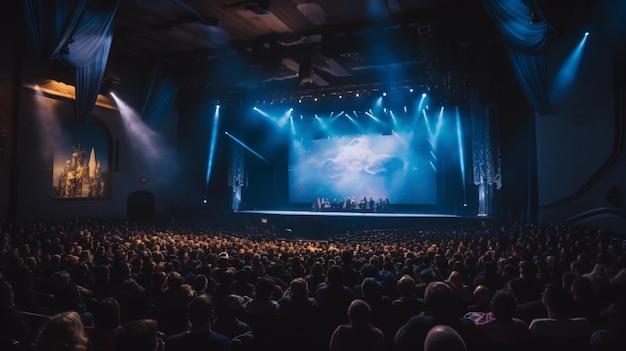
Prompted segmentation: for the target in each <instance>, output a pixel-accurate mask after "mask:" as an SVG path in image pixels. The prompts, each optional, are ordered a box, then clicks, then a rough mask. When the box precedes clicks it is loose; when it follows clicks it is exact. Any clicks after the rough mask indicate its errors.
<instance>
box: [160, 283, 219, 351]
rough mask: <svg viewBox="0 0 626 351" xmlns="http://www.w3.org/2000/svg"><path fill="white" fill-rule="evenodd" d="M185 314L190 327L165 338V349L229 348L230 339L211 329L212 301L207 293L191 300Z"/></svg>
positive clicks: (166, 350)
mask: <svg viewBox="0 0 626 351" xmlns="http://www.w3.org/2000/svg"><path fill="white" fill-rule="evenodd" d="M187 314H188V316H189V322H190V323H191V328H190V329H189V330H187V331H184V332H182V333H179V334H175V335H172V336H170V337H169V338H167V340H166V342H165V351H199V350H212V351H213V350H216V351H218V350H223V351H229V350H230V339H228V338H227V337H225V336H224V335H221V334H218V333H216V332H215V331H213V330H212V329H211V321H212V320H213V317H214V311H213V302H212V301H211V299H210V298H209V297H208V296H207V295H202V296H198V297H195V298H194V299H193V300H191V302H190V303H189V307H188V309H187Z"/></svg>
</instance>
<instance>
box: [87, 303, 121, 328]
mask: <svg viewBox="0 0 626 351" xmlns="http://www.w3.org/2000/svg"><path fill="white" fill-rule="evenodd" d="M93 321H94V324H95V327H96V328H98V329H99V330H112V329H115V328H117V327H118V326H119V325H120V324H121V322H120V305H119V303H118V302H117V300H115V299H114V298H112V297H107V298H106V299H103V300H102V301H100V302H98V304H96V306H95V308H94V311H93Z"/></svg>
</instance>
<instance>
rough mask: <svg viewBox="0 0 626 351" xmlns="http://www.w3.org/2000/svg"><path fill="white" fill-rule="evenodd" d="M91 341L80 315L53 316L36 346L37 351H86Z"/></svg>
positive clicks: (64, 313)
mask: <svg viewBox="0 0 626 351" xmlns="http://www.w3.org/2000/svg"><path fill="white" fill-rule="evenodd" d="M88 343H89V339H88V338H87V335H86V334H85V331H84V327H83V323H82V322H81V320H80V316H79V315H78V313H76V312H74V311H71V312H63V313H59V314H57V315H54V316H52V317H51V318H50V319H49V320H48V321H47V322H46V323H45V324H44V326H43V329H42V330H41V333H40V334H39V336H38V337H37V342H36V344H35V350H36V351H85V350H87V346H88Z"/></svg>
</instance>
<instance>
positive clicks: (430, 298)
mask: <svg viewBox="0 0 626 351" xmlns="http://www.w3.org/2000/svg"><path fill="white" fill-rule="evenodd" d="M424 300H425V301H426V305H428V309H429V310H430V313H431V314H432V315H433V317H435V318H442V319H448V318H454V317H455V314H456V311H455V308H454V306H455V305H456V294H455V293H454V291H453V290H452V287H451V286H450V285H449V284H448V283H445V282H440V281H436V282H432V283H430V284H428V286H427V287H426V290H425V291H424Z"/></svg>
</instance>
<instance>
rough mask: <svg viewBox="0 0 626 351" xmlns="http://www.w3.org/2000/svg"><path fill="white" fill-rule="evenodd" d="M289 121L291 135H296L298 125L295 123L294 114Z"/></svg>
mask: <svg viewBox="0 0 626 351" xmlns="http://www.w3.org/2000/svg"><path fill="white" fill-rule="evenodd" d="M289 122H290V123H291V135H294V136H295V135H296V126H295V125H294V124H293V116H289Z"/></svg>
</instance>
